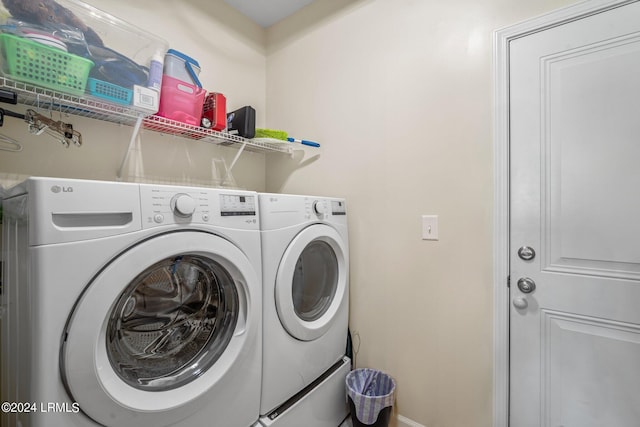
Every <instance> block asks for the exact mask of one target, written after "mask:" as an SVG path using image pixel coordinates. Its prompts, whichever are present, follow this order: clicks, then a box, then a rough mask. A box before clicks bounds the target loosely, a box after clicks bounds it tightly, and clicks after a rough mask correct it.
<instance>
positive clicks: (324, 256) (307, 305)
mask: <svg viewBox="0 0 640 427" xmlns="http://www.w3.org/2000/svg"><path fill="white" fill-rule="evenodd" d="M337 288H338V259H337V257H336V254H335V251H334V250H333V248H332V247H331V246H330V245H329V244H328V243H326V242H324V241H321V240H314V241H312V242H311V243H309V244H308V245H307V246H306V247H305V248H304V250H303V251H302V253H301V254H300V257H299V258H298V262H297V263H296V266H295V271H294V273H293V282H292V297H293V309H294V310H295V312H296V314H297V315H298V317H300V318H301V319H302V320H304V321H307V322H311V321H314V320H317V319H319V318H320V317H322V315H323V314H325V313H326V312H327V310H328V309H329V307H330V306H331V301H333V298H334V296H335V294H336V289H337Z"/></svg>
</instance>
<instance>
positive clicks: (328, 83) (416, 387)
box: [267, 0, 569, 427]
mask: <svg viewBox="0 0 640 427" xmlns="http://www.w3.org/2000/svg"><path fill="white" fill-rule="evenodd" d="M317 3H322V4H323V6H322V9H318V10H317V11H315V10H314V8H320V5H318V4H316V5H313V4H312V5H311V6H310V7H307V8H306V9H304V10H303V11H302V12H301V13H300V14H298V15H295V16H294V17H293V18H291V19H287V20H285V21H283V22H282V23H280V24H277V25H276V26H274V27H272V28H270V29H269V30H268V31H267V35H268V56H267V111H268V115H267V123H268V124H269V126H270V127H272V128H282V129H286V130H288V131H289V133H291V134H295V135H296V136H299V137H305V138H308V139H314V140H317V141H318V142H320V143H322V148H321V150H320V151H319V153H320V154H319V156H318V155H316V156H313V153H316V151H312V150H309V151H308V152H307V155H306V156H299V157H298V158H296V159H294V160H293V161H292V160H290V159H286V158H282V157H274V156H268V157H267V189H268V190H269V191H280V192H286V193H311V194H318V195H331V196H343V197H346V198H347V205H348V208H349V227H350V229H349V232H350V243H351V251H350V252H351V298H352V299H351V328H352V330H353V331H354V332H357V333H358V334H359V336H360V340H361V346H360V352H359V354H358V359H357V363H358V366H360V367H374V368H377V369H382V370H384V371H387V372H389V373H390V374H392V375H393V376H394V377H395V378H396V379H397V381H398V395H397V396H398V400H397V412H398V413H399V414H401V415H403V416H405V417H408V418H410V419H412V420H415V421H417V422H419V423H421V424H424V425H425V426H428V427H468V426H474V427H482V426H485V427H486V426H490V425H491V424H492V414H491V411H492V345H493V343H492V339H493V337H492V312H493V306H492V286H493V285H492V271H491V269H492V197H493V194H492V185H493V182H492V86H493V82H492V68H491V67H492V31H493V30H495V29H497V28H500V27H503V26H506V25H509V24H513V23H515V22H518V21H521V20H524V19H527V18H529V17H532V16H535V15H538V14H540V13H543V12H545V11H550V10H552V9H555V8H557V7H560V6H562V5H563V4H567V3H569V2H568V1H563V0H555V1H554V0H548V1H536V2H533V1H526V0H512V1H504V0H502V1H501V0H486V1H482V2H478V1H475V0H455V1H450V2H437V1H419V0H361V1H351V2H348V6H346V7H343V8H342V9H340V10H337V9H338V7H337V6H336V5H337V4H338V3H342V4H343V5H344V2H337V1H332V2H329V1H327V2H326V3H325V2H322V1H321V2H317ZM329 4H333V5H334V6H335V8H334V9H336V10H335V12H334V13H327V11H326V9H327V7H328V6H327V5H329ZM314 15H317V16H320V17H321V22H313V21H311V20H310V19H309V17H310V16H311V17H312V16H314ZM310 24H311V25H310ZM301 165H303V166H302V167H301ZM422 214H436V215H439V226H440V240H439V241H435V242H434V241H423V240H421V234H420V233H421V225H420V220H421V215H422Z"/></svg>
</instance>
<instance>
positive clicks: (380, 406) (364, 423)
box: [345, 368, 396, 427]
mask: <svg viewBox="0 0 640 427" xmlns="http://www.w3.org/2000/svg"><path fill="white" fill-rule="evenodd" d="M345 382H346V388H347V400H348V401H349V408H350V409H351V422H352V424H353V427H371V426H373V427H387V426H388V425H389V421H390V419H391V409H392V408H393V401H394V393H395V390H396V382H395V380H394V379H393V378H391V376H389V375H387V374H385V373H384V372H381V371H377V370H375V369H369V368H361V369H354V370H353V371H351V372H349V373H348V374H347V378H346V380H345Z"/></svg>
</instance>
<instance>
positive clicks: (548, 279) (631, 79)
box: [509, 3, 640, 427]
mask: <svg viewBox="0 0 640 427" xmlns="http://www.w3.org/2000/svg"><path fill="white" fill-rule="evenodd" d="M509 57H510V60H509V61H510V76H509V79H510V126H511V130H510V132H511V134H510V150H511V151H510V156H511V160H510V161H511V167H510V170H511V172H510V174H511V175H510V183H511V189H510V203H511V213H510V214H511V226H510V227H511V229H510V268H511V271H510V283H511V285H510V293H511V295H510V299H511V306H510V361H511V362H510V363H511V365H510V425H511V426H512V427H528V426H532V427H533V426H536V427H538V426H553V427H560V426H562V427H637V426H640V3H631V4H628V5H626V6H622V7H618V8H614V9H612V10H609V11H606V12H603V13H598V14H595V15H592V16H589V17H586V18H583V19H579V20H576V21H573V22H570V23H567V24H564V25H561V26H557V27H553V28H550V29H546V30H544V31H540V32H536V33H534V34H531V35H528V36H526V37H522V38H518V39H515V40H513V41H511V43H510V48H509ZM520 248H527V249H523V250H522V251H521V254H520V255H519V253H518V252H519V249H520ZM519 283H520V286H519ZM534 287H535V289H534ZM527 291H530V292H529V293H527Z"/></svg>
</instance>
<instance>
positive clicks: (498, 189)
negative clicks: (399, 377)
mask: <svg viewBox="0 0 640 427" xmlns="http://www.w3.org/2000/svg"><path fill="white" fill-rule="evenodd" d="M634 2H635V0H589V1H585V2H581V3H578V4H576V5H573V6H569V7H566V8H563V9H560V10H557V11H554V12H551V13H548V14H545V15H542V16H539V17H536V18H533V19H530V20H527V21H525V22H522V23H519V24H516V25H513V26H509V27H505V28H502V29H499V30H497V31H495V32H494V35H493V51H494V58H493V75H494V113H495V114H494V156H493V167H494V205H493V206H494V213H493V217H494V219H493V226H494V228H493V229H494V232H493V233H494V236H493V237H494V238H493V243H494V245H493V255H494V258H493V259H494V265H493V272H494V279H493V280H494V287H493V288H494V291H493V302H494V321H493V336H494V358H493V369H494V371H493V426H494V427H507V426H508V425H509V304H510V301H509V288H508V287H507V283H508V276H509V43H510V42H511V41H512V40H515V39H518V38H521V37H524V36H526V35H528V34H533V33H536V32H539V31H543V30H545V29H547V28H551V27H554V26H558V25H562V24H564V23H567V22H571V21H574V20H577V19H581V18H584V17H586V16H590V15H593V14H596V13H600V12H603V11H606V10H609V9H612V8H615V7H620V6H624V5H626V4H630V3H634Z"/></svg>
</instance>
